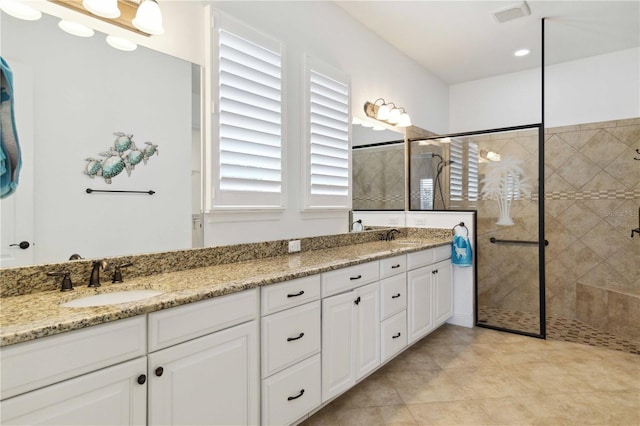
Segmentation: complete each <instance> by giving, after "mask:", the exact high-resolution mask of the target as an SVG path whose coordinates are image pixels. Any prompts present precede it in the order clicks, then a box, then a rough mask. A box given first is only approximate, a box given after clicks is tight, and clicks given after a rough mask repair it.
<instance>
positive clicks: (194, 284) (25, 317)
mask: <svg viewBox="0 0 640 426" xmlns="http://www.w3.org/2000/svg"><path fill="white" fill-rule="evenodd" d="M449 242H450V239H448V238H420V239H416V238H411V239H410V240H402V239H399V240H396V241H390V242H385V241H376V242H368V243H362V244H353V245H347V246H342V247H334V248H329V249H321V250H311V251H306V252H301V253H297V254H290V255H285V256H275V257H270V258H263V259H258V260H250V261H244V262H237V263H228V264H222V265H216V266H210V267H202V268H195V269H190V270H187V271H180V272H170V273H162V274H158V275H150V276H145V277H137V278H133V279H130V280H127V279H126V274H125V282H124V283H120V284H117V283H116V284H112V283H110V282H105V283H103V285H102V286H101V287H99V288H88V287H87V286H86V285H79V284H78V283H76V286H75V290H74V291H70V292H60V291H43V292H39V293H33V294H25V295H19V296H12V297H3V298H2V299H0V303H1V304H2V305H1V309H0V346H8V345H12V344H16V343H20V342H26V341H29V340H33V339H37V338H40V337H44V336H50V335H54V334H58V333H63V332H66V331H70V330H76V329H81V328H85V327H89V326H92V325H97V324H102V323H106V322H109V321H115V320H118V319H122V318H128V317H133V316H136V315H142V314H146V313H149V312H154V311H158V310H162V309H167V308H171V307H174V306H179V305H184V304H187V303H191V302H196V301H199V300H204V299H208V298H212V297H216V296H222V295H225V294H231V293H235V292H238V291H242V290H247V289H251V288H255V287H259V286H263V285H268V284H273V283H278V282H282V281H287V280H291V279H295V278H300V277H305V276H308V275H314V274H318V273H322V272H326V271H331V270H334V269H339V268H344V267H347V266H351V265H357V264H360V263H365V262H368V261H374V260H378V259H383V258H387V257H392V256H396V255H399V254H404V253H410V252H414V251H419V250H424V249H427V248H431V247H437V246H440V245H444V244H448V243H449ZM103 281H106V280H103ZM140 289H153V290H159V291H162V292H163V293H162V294H160V295H159V296H155V297H151V298H148V299H144V300H141V301H136V302H128V303H123V304H117V305H108V306H100V307H89V308H67V307H62V306H60V304H61V303H65V302H68V301H70V300H73V299H78V298H80V297H85V296H91V295H94V294H101V293H110V292H116V291H123V290H140Z"/></svg>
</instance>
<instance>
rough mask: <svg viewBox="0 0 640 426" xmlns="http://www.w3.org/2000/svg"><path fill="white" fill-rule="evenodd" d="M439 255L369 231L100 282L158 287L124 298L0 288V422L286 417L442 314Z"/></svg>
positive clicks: (421, 244) (444, 286) (318, 402)
mask: <svg viewBox="0 0 640 426" xmlns="http://www.w3.org/2000/svg"><path fill="white" fill-rule="evenodd" d="M449 257H450V246H449V244H448V239H445V238H431V239H420V240H417V239H412V240H410V241H407V240H396V241H391V242H386V241H377V242H368V243H363V244H353V245H348V246H343V247H334V248H330V249H322V250H314V251H308V252H303V253H299V254H292V255H287V256H274V257H269V258H264V259H256V260H252V261H249V262H239V263H229V264H221V265H216V266H210V267H204V268H197V269H193V270H187V271H182V272H172V273H164V274H159V275H151V276H147V277H138V278H134V279H131V280H130V281H128V282H125V284H105V285H103V288H102V291H109V290H114V289H113V287H116V288H115V289H116V290H120V291H122V290H123V289H141V288H152V289H155V290H160V291H162V294H160V295H158V296H154V297H150V298H147V299H143V300H140V301H135V302H129V303H124V304H117V305H107V306H97V307H87V308H64V307H60V303H63V302H65V301H67V300H69V299H70V298H78V297H82V296H83V295H85V294H89V293H87V291H86V290H85V289H84V288H83V289H78V291H76V292H71V293H75V294H72V295H69V294H68V293H61V292H59V291H49V292H40V293H34V294H25V295H20V296H13V297H5V298H3V299H2V303H3V314H2V320H3V322H2V333H1V337H2V344H3V347H2V350H1V352H0V353H1V361H2V364H1V365H2V367H1V368H2V383H1V386H2V388H1V390H2V401H1V402H0V408H1V412H2V414H1V416H2V418H1V420H2V423H3V424H34V423H38V424H89V423H96V422H98V423H105V424H106V423H108V424H113V425H116V424H293V423H296V422H299V421H300V420H302V419H304V418H306V417H307V416H308V415H309V414H310V413H313V412H315V411H316V410H318V409H319V408H320V407H322V406H323V405H324V404H326V403H328V402H330V401H331V400H332V399H334V398H336V397H337V396H338V395H340V394H342V393H343V392H345V391H346V390H348V389H350V388H351V387H352V386H354V385H355V384H356V383H358V382H359V381H360V380H362V379H363V378H365V377H366V376H368V375H369V374H371V373H372V372H373V371H375V370H376V369H378V368H379V367H380V366H381V365H383V364H384V363H386V362H387V361H389V360H390V359H392V358H393V357H395V356H397V355H398V354H399V353H400V352H402V351H403V350H404V349H406V348H407V347H408V345H411V344H412V343H414V342H416V341H417V340H419V339H421V338H422V337H424V336H426V335H427V334H429V333H430V332H431V331H433V330H435V329H436V328H437V327H438V326H439V325H441V324H442V323H444V322H445V321H446V320H447V319H448V318H449V317H450V316H451V315H452V313H453V289H452V282H451V263H450V260H449V259H448V258H449ZM76 288H78V286H77V287H76ZM91 291H92V292H95V290H91ZM27 306H28V308H27ZM25 309H30V310H31V311H32V313H33V315H31V316H25V315H24V314H23V315H22V316H19V315H18V316H19V317H21V318H23V319H22V320H20V319H15V320H13V321H10V320H8V318H10V315H11V313H12V311H14V312H16V313H17V312H18V311H23V310H25ZM28 318H30V319H28Z"/></svg>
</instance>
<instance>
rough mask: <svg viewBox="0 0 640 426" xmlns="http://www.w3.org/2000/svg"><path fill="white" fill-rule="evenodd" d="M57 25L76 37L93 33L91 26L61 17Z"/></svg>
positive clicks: (89, 35)
mask: <svg viewBox="0 0 640 426" xmlns="http://www.w3.org/2000/svg"><path fill="white" fill-rule="evenodd" d="M58 26H59V27H60V29H61V30H62V31H64V32H67V33H69V34H72V35H74V36H78V37H91V36H93V34H94V32H93V30H92V29H91V28H89V27H87V26H85V25H82V24H79V23H77V22H73V21H66V20H64V19H62V20H61V21H60V22H58Z"/></svg>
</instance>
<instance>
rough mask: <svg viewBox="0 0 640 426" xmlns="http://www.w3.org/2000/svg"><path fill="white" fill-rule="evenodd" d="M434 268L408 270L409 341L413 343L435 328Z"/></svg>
mask: <svg viewBox="0 0 640 426" xmlns="http://www.w3.org/2000/svg"><path fill="white" fill-rule="evenodd" d="M432 273H433V268H431V267H430V266H423V267H422V268H418V269H414V270H412V271H409V272H407V291H408V293H409V301H408V306H407V327H408V330H407V333H408V342H409V343H413V342H415V341H417V340H418V339H420V338H422V337H424V336H426V335H427V334H428V333H429V332H430V331H431V330H433V329H434V322H433V303H432V297H433V296H432V295H433V280H432V278H431V276H432V275H433V274H432Z"/></svg>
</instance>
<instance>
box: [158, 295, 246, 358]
mask: <svg viewBox="0 0 640 426" xmlns="http://www.w3.org/2000/svg"><path fill="white" fill-rule="evenodd" d="M257 314H258V289H257V288H256V289H252V290H245V291H241V292H239V293H234V294H229V295H226V296H220V297H215V298H213V299H208V300H203V301H200V302H194V303H189V304H187V305H184V306H178V307H176V308H171V309H166V310H164V311H158V312H152V313H150V314H149V352H154V351H157V350H159V349H163V348H166V347H169V346H173V345H176V344H178V343H182V342H186V341H187V340H191V339H195V338H196V337H200V336H204V335H206V334H209V333H213V332H215V331H218V330H222V329H225V328H229V327H232V326H234V325H237V324H241V323H243V322H247V321H251V320H253V319H256V318H257V316H258V315H257Z"/></svg>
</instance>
